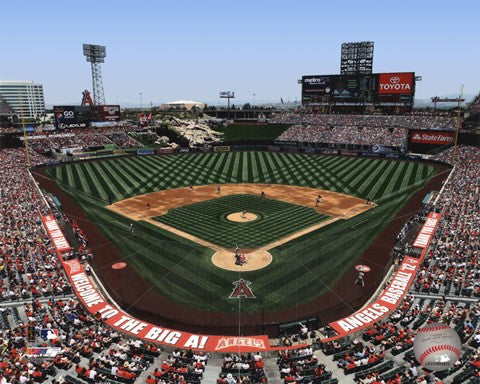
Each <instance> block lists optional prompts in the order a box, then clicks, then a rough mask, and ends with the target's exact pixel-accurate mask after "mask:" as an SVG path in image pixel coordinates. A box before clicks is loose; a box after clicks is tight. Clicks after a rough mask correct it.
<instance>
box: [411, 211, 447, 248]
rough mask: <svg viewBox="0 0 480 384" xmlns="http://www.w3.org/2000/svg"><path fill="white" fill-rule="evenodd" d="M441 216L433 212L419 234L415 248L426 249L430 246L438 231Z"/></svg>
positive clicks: (414, 244)
mask: <svg viewBox="0 0 480 384" xmlns="http://www.w3.org/2000/svg"><path fill="white" fill-rule="evenodd" d="M440 217H441V215H440V214H439V213H433V212H431V213H430V214H429V215H428V217H427V220H425V223H424V224H423V227H422V229H421V230H420V232H419V233H418V236H417V238H416V239H415V241H414V242H413V246H414V247H417V248H426V247H427V246H428V244H430V240H431V239H432V236H433V234H434V233H435V230H436V229H437V226H438V223H439V222H440Z"/></svg>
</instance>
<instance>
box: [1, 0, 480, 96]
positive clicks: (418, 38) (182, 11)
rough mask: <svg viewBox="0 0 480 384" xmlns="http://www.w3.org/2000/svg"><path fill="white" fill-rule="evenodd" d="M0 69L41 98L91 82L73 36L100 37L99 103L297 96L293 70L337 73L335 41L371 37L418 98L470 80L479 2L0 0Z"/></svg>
mask: <svg viewBox="0 0 480 384" xmlns="http://www.w3.org/2000/svg"><path fill="white" fill-rule="evenodd" d="M0 14H1V15H2V16H1V20H2V21H1V23H0V42H1V45H0V46H1V50H2V55H1V57H2V58H1V60H0V79H2V80H34V81H36V82H39V83H43V84H44V91H45V98H46V102H47V104H54V103H55V104H61V103H79V102H80V99H81V92H82V90H83V89H86V88H87V89H91V78H90V66H89V64H88V63H87V62H86V61H85V58H84V57H83V54H82V44H83V43H93V44H101V45H106V46H107V59H106V62H105V64H104V65H103V67H102V70H103V81H104V89H105V98H106V101H107V102H108V103H121V104H124V103H133V104H135V103H136V104H139V102H140V101H139V99H140V97H139V93H142V94H143V103H144V105H145V104H149V103H150V101H152V102H153V103H154V105H155V104H159V103H161V102H164V101H171V100H174V99H180V98H182V99H183V98H185V99H194V100H199V101H208V102H211V103H213V104H216V103H218V102H219V101H218V92H219V91H221V90H232V91H235V94H236V96H237V97H238V99H239V100H238V102H240V101H252V100H253V94H254V93H255V94H256V101H257V102H259V101H273V102H278V101H279V99H280V97H282V98H283V99H284V100H288V99H290V100H291V101H293V100H295V98H298V99H300V87H299V85H298V84H297V79H299V78H300V77H301V76H302V75H306V74H331V73H333V74H334V73H338V72H339V66H340V45H341V43H342V42H346V41H363V40H373V41H374V42H375V56H374V71H375V72H395V71H415V72H416V74H417V75H421V76H423V81H422V82H420V83H418V84H417V98H429V97H430V96H434V95H437V94H438V95H447V94H450V95H451V94H455V93H457V92H458V89H459V86H460V84H465V93H467V94H476V93H478V92H479V91H480V70H479V69H480V49H479V38H480V32H479V31H480V26H479V21H478V15H479V14H480V2H479V1H477V0H471V1H465V0H457V1H445V0H437V1H431V0H425V1H421V0H417V1H411V0H402V1H390V0H384V1H369V0H362V1H353V0H342V1H335V0H331V1H321V0H317V1H304V0H297V1H282V0H277V1H270V0H265V1H261V0H257V1H253V0H244V1H232V0H231V1H225V0H224V1H213V0H203V1H190V0H184V1H173V0H170V1H153V0H152V1H147V0H137V1H121V0H119V1H113V0H112V1H105V0H104V1H101V0H97V1H90V0H83V1H66V0H63V1H49V0H44V1H38V0H36V1H30V0H28V1H21V0H20V1H2V2H1V3H0Z"/></svg>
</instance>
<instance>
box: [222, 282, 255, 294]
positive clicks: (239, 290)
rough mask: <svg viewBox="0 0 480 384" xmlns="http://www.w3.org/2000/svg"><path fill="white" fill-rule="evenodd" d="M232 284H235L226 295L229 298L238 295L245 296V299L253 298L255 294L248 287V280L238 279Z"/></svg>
mask: <svg viewBox="0 0 480 384" xmlns="http://www.w3.org/2000/svg"><path fill="white" fill-rule="evenodd" d="M232 284H233V285H235V288H233V291H232V293H231V294H230V296H229V297H228V298H229V299H238V298H240V297H245V298H246V299H255V295H254V294H253V292H252V289H251V288H250V284H252V283H251V282H250V281H247V280H243V279H240V280H237V281H234V282H233V283H232Z"/></svg>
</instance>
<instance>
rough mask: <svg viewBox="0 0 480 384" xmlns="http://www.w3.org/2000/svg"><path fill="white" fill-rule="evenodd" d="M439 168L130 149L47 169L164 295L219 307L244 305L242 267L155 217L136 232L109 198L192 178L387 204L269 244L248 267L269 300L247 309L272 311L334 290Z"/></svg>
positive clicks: (256, 289) (289, 156)
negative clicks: (236, 290) (237, 286)
mask: <svg viewBox="0 0 480 384" xmlns="http://www.w3.org/2000/svg"><path fill="white" fill-rule="evenodd" d="M434 173H435V168H434V167H433V166H431V165H425V164H422V163H417V162H400V161H395V160H386V159H371V158H353V157H337V156H321V155H302V154H290V153H264V152H236V153H206V154H183V155H164V156H144V157H139V156H132V157H125V158H116V159H108V160H99V161H92V162H83V163H70V164H65V165H61V166H58V167H55V168H51V169H50V170H49V174H50V175H51V177H52V178H53V179H55V180H56V182H57V183H58V185H59V186H60V187H61V188H63V189H64V190H65V191H67V192H68V193H70V194H71V195H72V196H73V197H74V198H75V199H76V200H77V202H78V203H79V204H80V205H81V206H82V207H83V209H84V210H85V211H86V212H87V214H88V215H89V217H90V219H91V220H92V221H94V222H95V223H96V224H97V226H98V227H99V228H100V229H101V230H102V231H103V232H104V233H105V234H106V235H107V236H109V238H110V239H111V240H112V242H114V243H115V244H116V246H117V247H118V249H119V250H120V251H121V252H122V254H123V256H124V257H125V259H126V260H127V262H129V263H130V264H131V265H133V266H134V267H135V268H136V269H137V270H138V271H139V272H140V273H141V274H142V275H143V276H144V277H145V278H146V279H148V280H149V281H151V283H152V285H154V287H155V289H156V290H157V291H158V292H159V293H161V294H162V295H165V296H168V297H169V298H171V299H172V300H176V301H178V302H179V303H182V304H184V305H189V306H192V307H196V308H204V309H207V310H218V311H236V310H238V303H237V302H236V301H232V300H230V299H228V296H229V295H230V293H231V290H232V287H233V286H232V281H234V280H238V278H239V273H236V272H228V271H224V270H221V269H218V268H216V267H214V266H213V265H212V263H211V261H210V258H211V256H212V254H213V251H211V250H210V249H208V248H205V247H202V246H199V245H197V244H195V243H192V242H190V241H188V240H186V239H184V238H181V237H178V236H175V235H173V234H172V233H170V232H167V231H163V230H162V229H160V228H158V227H155V226H153V225H150V224H149V223H146V222H137V223H136V224H135V232H134V234H133V235H131V234H130V233H129V231H128V226H129V225H130V220H128V219H126V218H124V217H123V216H120V215H117V214H115V213H113V212H111V211H109V210H106V209H105V208H104V206H105V205H106V204H107V203H108V201H109V200H111V201H112V202H114V201H118V200H123V199H125V198H127V197H131V196H136V195H139V194H143V193H148V192H152V191H156V190H160V189H171V188H179V187H186V186H189V185H205V184H215V183H220V184H221V183H267V184H270V183H272V184H288V185H299V186H305V187H311V188H320V189H327V190H332V191H336V192H342V193H346V194H350V195H354V196H358V197H361V198H364V199H366V198H369V199H371V200H373V201H375V202H376V203H378V204H379V206H378V207H377V208H376V209H375V210H374V211H373V212H367V213H364V214H362V215H359V216H357V217H355V218H353V219H350V220H346V221H344V220H340V221H337V222H335V223H333V224H330V225H328V226H326V227H324V228H321V229H319V230H317V231H314V232H312V233H310V234H307V235H305V236H302V237H300V238H298V239H296V240H294V241H292V242H290V243H287V244H284V245H282V246H280V247H277V248H275V249H273V250H271V252H272V254H273V256H274V260H273V262H272V263H271V264H270V265H269V266H268V267H266V268H264V269H262V270H259V271H253V272H248V273H242V274H241V276H242V277H244V278H246V279H248V280H249V281H251V282H252V286H251V287H252V289H253V290H254V292H255V295H256V296H257V298H260V299H261V301H260V300H245V301H244V302H242V310H244V311H261V310H262V305H261V304H260V303H262V302H263V305H264V308H265V310H273V309H279V308H286V307H292V306H294V305H296V304H298V303H301V302H305V301H307V300H310V299H312V298H314V297H317V296H319V295H321V294H323V293H324V292H326V291H327V290H329V289H330V288H331V287H332V286H333V285H334V284H335V282H336V281H337V280H338V279H339V278H340V277H341V276H342V274H343V273H344V271H345V270H346V269H348V268H349V267H351V266H352V265H353V264H354V263H356V262H357V260H358V258H359V257H360V256H361V255H362V252H363V251H364V250H365V249H366V248H367V247H368V246H369V245H370V244H371V242H372V241H373V240H374V238H375V236H376V235H377V234H378V233H379V232H380V231H381V230H382V229H383V228H384V227H385V226H386V225H387V224H388V223H389V222H390V220H391V219H392V218H393V217H394V215H395V213H396V212H397V211H398V210H399V209H400V208H401V207H402V206H403V205H404V204H405V202H406V201H407V200H408V198H409V197H410V196H411V194H412V193H414V192H415V191H416V190H418V189H419V188H421V187H422V186H423V185H424V184H425V183H426V182H427V181H428V180H429V178H430V177H431V176H432V175H433V174H434ZM80 225H81V223H80ZM104 268H110V266H109V265H106V266H104ZM372 278H373V277H372ZM126 284H128V282H126ZM338 294H339V295H340V296H341V292H339V293H338Z"/></svg>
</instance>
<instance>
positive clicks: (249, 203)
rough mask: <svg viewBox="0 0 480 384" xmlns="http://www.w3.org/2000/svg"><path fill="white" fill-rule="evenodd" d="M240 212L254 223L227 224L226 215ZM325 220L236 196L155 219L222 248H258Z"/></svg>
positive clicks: (296, 209)
mask: <svg viewBox="0 0 480 384" xmlns="http://www.w3.org/2000/svg"><path fill="white" fill-rule="evenodd" d="M243 210H246V211H247V212H250V213H253V214H255V215H257V219H256V220H255V221H251V222H245V223H241V222H240V223H238V222H233V221H229V220H227V218H226V217H227V216H228V215H229V214H231V213H235V212H242V211H243ZM328 217H329V216H327V215H323V214H319V213H317V211H315V209H313V208H308V207H303V206H300V205H296V204H290V203H286V202H284V201H278V200H274V199H268V198H262V197H261V196H254V195H248V194H238V195H229V196H224V197H219V198H217V199H213V200H208V201H203V202H201V203H195V204H190V205H185V206H183V207H179V208H175V209H170V210H169V211H168V213H167V214H166V215H163V216H159V217H157V218H155V219H156V220H158V221H160V222H161V223H164V224H167V225H170V226H171V227H174V228H177V229H180V230H182V231H185V232H187V233H190V234H192V235H194V236H197V237H199V238H201V239H203V240H207V241H209V242H211V243H213V244H216V245H220V246H221V247H224V248H235V246H237V245H238V246H239V247H240V248H259V247H260V246H262V245H266V244H269V243H271V242H273V241H275V240H278V239H280V238H283V237H285V236H287V235H289V234H291V233H295V232H298V231H300V230H301V229H304V228H307V227H310V226H312V225H314V224H317V223H319V222H321V221H323V220H325V219H327V218H328Z"/></svg>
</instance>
